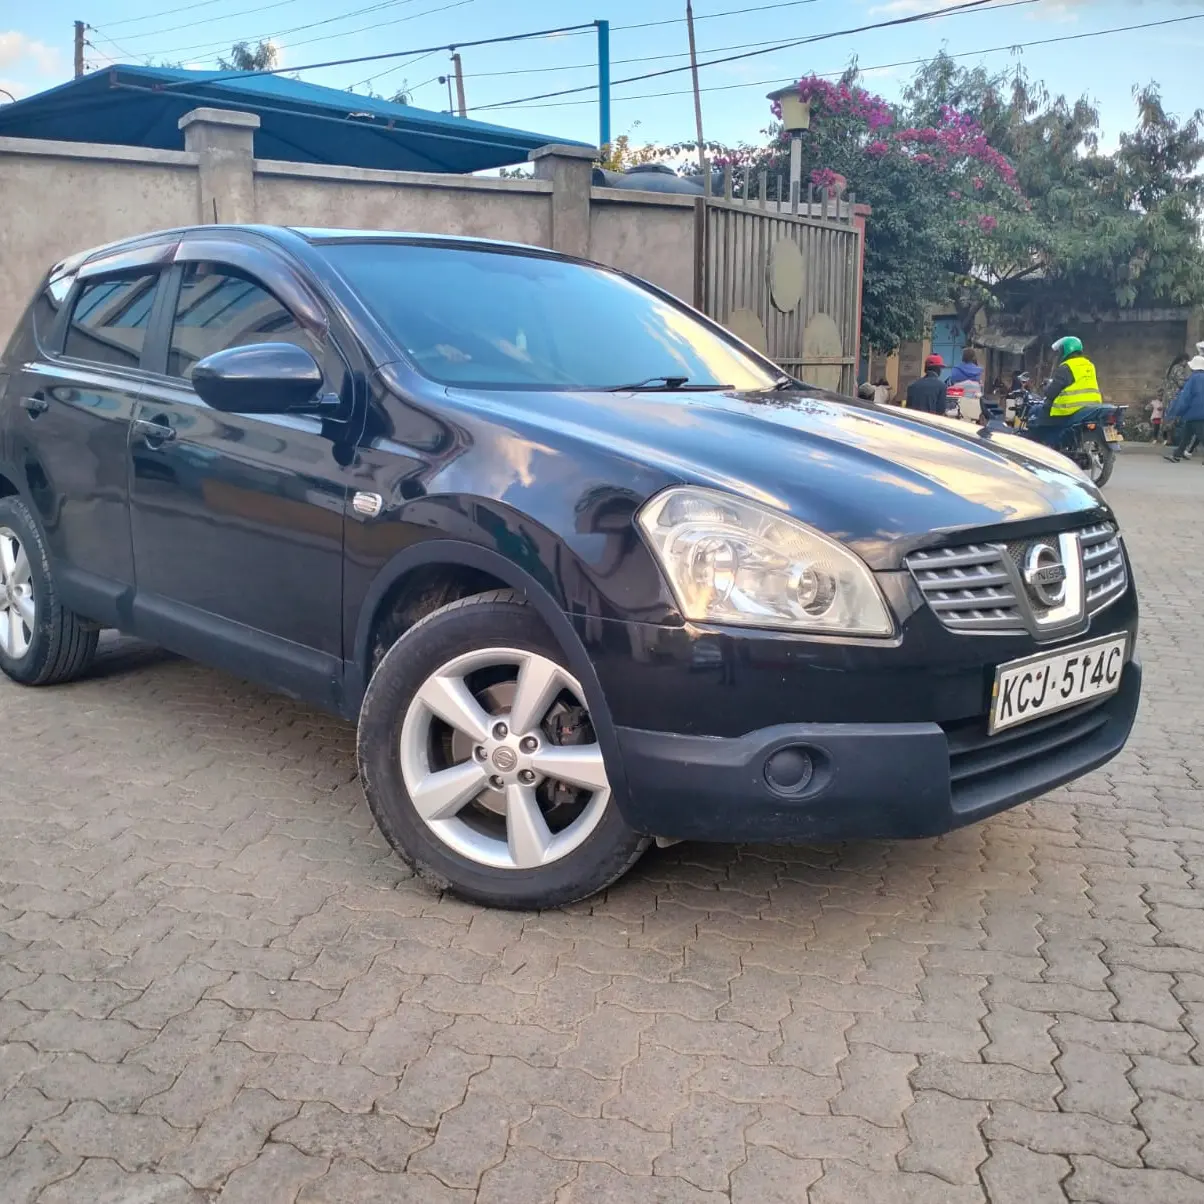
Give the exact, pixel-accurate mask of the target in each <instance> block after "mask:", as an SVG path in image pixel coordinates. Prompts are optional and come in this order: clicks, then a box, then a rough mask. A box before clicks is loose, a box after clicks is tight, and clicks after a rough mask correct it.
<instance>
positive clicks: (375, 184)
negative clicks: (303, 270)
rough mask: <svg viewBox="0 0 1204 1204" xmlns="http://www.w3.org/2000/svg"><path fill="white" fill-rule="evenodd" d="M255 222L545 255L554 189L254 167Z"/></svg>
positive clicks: (261, 163)
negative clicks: (433, 238) (499, 245)
mask: <svg viewBox="0 0 1204 1204" xmlns="http://www.w3.org/2000/svg"><path fill="white" fill-rule="evenodd" d="M255 218H256V220H257V221H260V222H266V223H268V224H270V225H282V226H283V225H289V226H332V227H339V228H341V229H362V230H411V231H416V232H419V233H422V234H464V235H469V236H473V237H479V238H500V239H504V240H505V241H507V242H526V243H534V244H536V245H537V246H545V247H546V246H550V245H551V238H552V186H551V185H550V184H548V183H547V182H545V181H543V180H495V179H485V178H480V177H476V176H447V175H426V174H423V173H418V172H397V171H367V170H364V169H362V168H357V167H318V166H313V165H311V164H308V163H278V162H273V161H271V160H264V159H257V160H255Z"/></svg>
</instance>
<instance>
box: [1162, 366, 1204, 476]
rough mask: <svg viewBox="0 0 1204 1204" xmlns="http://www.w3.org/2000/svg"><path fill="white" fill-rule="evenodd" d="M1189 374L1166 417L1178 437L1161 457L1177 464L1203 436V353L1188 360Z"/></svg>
mask: <svg viewBox="0 0 1204 1204" xmlns="http://www.w3.org/2000/svg"><path fill="white" fill-rule="evenodd" d="M1188 367H1189V368H1190V369H1191V375H1190V376H1189V377H1188V378H1187V380H1186V382H1185V383H1184V385H1183V388H1182V389H1180V390H1179V396H1178V397H1176V398H1175V400H1174V401H1173V402H1172V403H1171V408H1170V410H1169V412H1168V415H1167V416H1168V417H1169V418H1171V419H1173V420H1174V422H1175V431H1176V434H1178V436H1179V439H1178V442H1177V443H1176V444H1175V448H1174V450H1173V451H1170V452H1167V454H1166V455H1165V456H1164V457H1163V459H1164V460H1169V461H1170V462H1171V463H1172V464H1178V463H1179V462H1180V461H1181V460H1182V459H1183V457H1184V456H1185V455H1186V454H1187V451H1188V448H1189V447H1190V446H1191V445H1192V443H1193V442H1199V440H1200V439H1201V438H1204V355H1197V356H1196V357H1195V358H1194V359H1193V360H1190V361H1189V362H1188Z"/></svg>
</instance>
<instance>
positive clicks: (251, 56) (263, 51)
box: [217, 42, 280, 71]
mask: <svg viewBox="0 0 1204 1204" xmlns="http://www.w3.org/2000/svg"><path fill="white" fill-rule="evenodd" d="M279 58H280V55H279V52H278V51H277V49H276V47H275V46H273V45H272V43H271V42H260V43H259V45H257V46H256V47H255V48H254V49H253V50H252V49H251V47H250V45H249V44H248V43H247V42H235V43H234V45H233V46H231V47H230V57H229V58H228V59H224V58H219V59H218V60H217V65H218V68H219V70H221V71H271V70H272V69H273V68H274V67H275V66H276V64H277V62H278V61H279Z"/></svg>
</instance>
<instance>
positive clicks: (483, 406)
mask: <svg viewBox="0 0 1204 1204" xmlns="http://www.w3.org/2000/svg"><path fill="white" fill-rule="evenodd" d="M101 628H119V629H120V630H122V631H125V632H130V633H132V634H134V635H136V636H140V637H142V638H144V639H146V640H149V641H153V642H155V643H158V644H161V645H163V646H165V647H167V648H169V649H173V650H175V651H177V652H179V653H182V654H184V655H186V656H189V657H194V658H196V659H197V660H201V661H206V662H208V663H210V664H212V665H216V666H219V667H221V668H223V669H226V670H228V671H230V672H232V673H236V674H239V675H241V676H244V677H246V678H252V679H254V680H256V681H259V682H263V683H265V684H267V685H269V686H271V687H273V688H275V689H277V690H280V691H283V692H284V693H286V694H289V695H292V696H294V697H298V698H303V699H306V700H308V701H310V702H312V703H314V704H316V705H318V706H321V707H325V708H328V709H330V710H333V711H336V712H338V713H339V714H342V715H344V716H346V717H348V718H349V719H355V720H358V723H359V764H360V771H361V776H362V780H363V784H364V789H365V791H366V793H367V796H368V800H369V802H370V804H371V806H372V810H373V813H374V814H375V816H376V819H377V821H378V822H379V824H380V826H381V828H382V830H383V831H384V833H385V835H386V836H387V837H388V839H389V840H390V841H391V842H392V844H393V845H394V846H395V847H396V849H397V850H398V851H399V852H400V853H401V854H402V856H404V857H405V858H406V859H407V860H409V861H411V862H412V863H413V864H415V865H416V866H417V867H419V869H420V870H422V871H423V872H425V873H426V874H428V875H429V876H430V877H431V878H432V879H434V880H436V881H438V882H440V883H442V884H445V885H447V886H449V887H451V888H452V889H454V890H456V891H457V892H459V893H460V894H462V895H464V896H466V897H468V898H471V899H475V900H480V901H484V902H486V903H491V904H497V905H501V906H516V907H535V906H544V905H553V904H557V903H563V902H566V901H568V900H572V899H576V898H581V897H583V896H585V895H588V894H589V893H590V892H592V891H596V890H598V889H600V888H602V887H604V886H606V885H607V884H608V883H610V882H613V881H614V880H615V879H616V878H618V877H619V875H621V874H622V873H623V872H624V871H625V870H626V869H627V868H628V867H629V866H631V865H632V864H633V863H634V862H635V860H636V859H637V858H638V857H639V856H640V854H641V852H642V851H643V850H644V849H645V847H646V846H647V845H648V843H649V842H650V840H651V839H653V838H654V837H655V838H660V839H662V840H673V839H682V838H685V839H698V840H722V841H735V840H755V841H831V840H839V839H844V838H852V837H918V836H931V835H934V834H936V833H940V832H944V831H947V830H948V829H950V828H954V827H957V826H959V825H961V824H965V823H968V822H970V821H972V820H976V819H980V818H982V817H984V816H987V815H990V814H992V813H993V812H996V811H999V810H1001V809H1002V808H1005V807H1009V806H1012V805H1014V804H1016V803H1018V802H1021V801H1022V800H1024V799H1028V798H1031V797H1033V796H1034V795H1037V794H1039V793H1041V792H1042V791H1044V790H1046V789H1048V788H1050V787H1051V786H1054V785H1056V784H1058V783H1061V782H1065V781H1067V780H1069V779H1071V778H1073V777H1075V776H1077V775H1079V774H1082V773H1084V772H1086V771H1087V770H1089V769H1091V768H1093V767H1095V766H1097V765H1100V764H1101V763H1103V762H1104V761H1106V760H1108V758H1110V757H1111V756H1113V755H1114V754H1115V753H1116V752H1117V751H1118V750H1119V749H1120V748H1121V746H1122V745H1123V744H1124V742H1125V739H1126V738H1127V736H1128V733H1129V729H1130V726H1131V724H1132V721H1133V716H1134V713H1135V711H1136V709H1137V703H1138V695H1139V693H1140V684H1141V670H1140V667H1139V665H1138V663H1137V660H1136V658H1135V655H1134V644H1135V640H1136V634H1137V600H1136V594H1135V590H1134V586H1133V582H1132V578H1131V574H1130V570H1129V564H1128V559H1127V556H1126V553H1125V550H1124V547H1123V545H1122V543H1121V539H1120V536H1119V533H1118V531H1117V527H1116V521H1115V519H1114V517H1113V515H1112V513H1111V512H1110V510H1109V508H1108V506H1107V505H1106V504H1105V502H1104V500H1103V498H1102V497H1101V495H1100V494H1099V493H1098V492H1097V490H1096V489H1095V488H1094V487H1093V486H1092V485H1091V484H1090V483H1089V482H1088V481H1087V480H1086V478H1085V477H1083V476H1082V475H1081V474H1079V473H1077V471H1076V470H1075V469H1074V468H1073V467H1072V466H1070V465H1069V464H1068V463H1067V461H1066V460H1064V459H1063V458H1062V457H1061V456H1059V455H1058V454H1057V453H1056V452H1051V451H1046V450H1044V449H1042V448H1040V447H1039V446H1037V445H1035V444H1033V443H1031V442H1029V441H1024V440H1020V439H1017V438H1014V437H1012V436H1010V435H1007V434H996V433H989V432H982V433H979V432H978V431H977V430H976V429H975V428H972V427H969V426H967V425H964V424H958V423H956V422H951V421H948V420H946V419H943V418H939V417H928V416H924V417H920V416H909V415H908V414H907V412H906V411H902V410H898V409H894V408H889V407H876V406H874V405H872V404H868V403H861V402H854V401H851V400H849V399H847V398H843V397H838V396H836V395H833V394H828V393H824V392H823V391H821V390H818V389H814V388H811V387H809V386H807V385H804V384H801V383H799V382H798V381H795V380H793V379H791V378H789V377H786V376H784V375H782V373H781V372H780V371H779V370H777V369H776V368H775V367H774V366H773V365H772V364H771V363H769V362H767V361H766V360H765V359H764V358H762V357H761V356H759V355H758V354H757V353H756V352H754V351H752V350H751V349H750V348H748V347H747V346H745V345H744V344H742V343H740V342H739V341H738V340H737V339H735V338H733V337H732V336H731V335H730V334H728V333H727V332H726V331H724V330H723V329H722V328H721V327H720V326H718V325H716V324H715V323H713V322H711V321H709V320H708V319H707V318H705V317H703V316H701V315H700V314H697V313H695V312H694V311H692V310H691V309H689V308H688V307H686V306H684V305H682V304H681V303H680V302H678V301H676V300H675V299H674V298H673V297H671V296H669V295H667V294H665V293H663V292H660V291H658V290H657V289H655V288H652V287H650V286H649V285H646V284H643V283H641V282H640V281H638V280H633V279H631V278H630V277H627V276H624V275H622V274H621V273H618V272H615V271H611V270H609V269H606V268H602V267H598V266H596V265H593V264H588V263H583V262H579V261H576V260H573V259H569V258H566V257H564V256H562V255H557V254H553V253H551V252H548V251H544V250H539V249H536V248H532V247H520V246H511V245H504V244H496V243H489V242H482V241H472V240H466V239H453V238H431V237H421V236H408V235H400V234H388V233H372V232H349V231H336V230H331V231H323V230H290V229H274V228H259V227H219V226H207V227H201V228H196V229H186V230H174V231H169V232H164V233H158V234H152V235H147V236H145V237H142V238H137V239H131V240H129V241H126V242H122V243H119V244H115V245H110V246H107V247H103V248H101V249H98V250H95V251H91V252H88V253H86V254H82V255H79V256H76V257H74V258H72V259H70V260H68V261H66V262H64V263H61V264H59V265H57V266H56V267H55V268H54V269H53V270H52V271H51V272H50V273H49V275H48V277H47V279H46V280H45V282H44V283H43V285H42V287H41V288H40V289H39V290H38V293H37V295H36V296H35V298H34V300H33V302H32V304H31V305H30V307H29V311H28V313H27V314H26V316H25V318H24V319H23V320H22V322H21V324H20V326H19V327H18V329H17V331H16V334H15V335H14V337H13V339H12V341H11V343H10V345H9V347H8V350H7V353H6V356H5V359H4V361H3V364H2V365H0V668H3V670H4V672H5V673H6V674H7V675H8V676H9V677H11V678H13V679H14V680H15V681H18V682H22V683H25V684H28V685H43V684H50V683H53V682H62V681H67V680H69V679H71V678H73V677H77V676H79V675H80V674H82V673H84V672H85V671H86V670H87V668H88V664H89V661H90V660H91V658H92V656H93V654H94V651H95V649H96V642H97V633H98V631H99V630H100V629H101Z"/></svg>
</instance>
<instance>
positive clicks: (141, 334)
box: [63, 273, 158, 368]
mask: <svg viewBox="0 0 1204 1204" xmlns="http://www.w3.org/2000/svg"><path fill="white" fill-rule="evenodd" d="M157 280H158V276H157V275H156V274H155V273H143V274H140V275H130V276H113V277H105V278H102V279H98V280H89V281H88V282H87V283H86V284H84V286H83V287H82V288H81V289H80V290H79V294H78V295H77V297H76V300H75V306H74V308H73V309H72V311H71V324H70V326H68V327H67V342H66V345H65V346H64V347H63V354H64V355H70V356H73V357H74V358H76V359H81V360H92V361H94V362H96V363H101V364H119V365H120V366H121V367H123V368H136V367H137V366H138V362H139V360H140V359H141V358H142V345H143V344H144V343H145V342H146V328H147V325H148V324H149V322H150V313H151V307H152V306H153V304H154V300H155V284H156V281H157Z"/></svg>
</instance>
